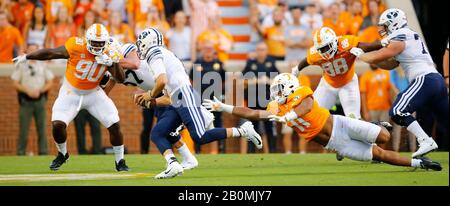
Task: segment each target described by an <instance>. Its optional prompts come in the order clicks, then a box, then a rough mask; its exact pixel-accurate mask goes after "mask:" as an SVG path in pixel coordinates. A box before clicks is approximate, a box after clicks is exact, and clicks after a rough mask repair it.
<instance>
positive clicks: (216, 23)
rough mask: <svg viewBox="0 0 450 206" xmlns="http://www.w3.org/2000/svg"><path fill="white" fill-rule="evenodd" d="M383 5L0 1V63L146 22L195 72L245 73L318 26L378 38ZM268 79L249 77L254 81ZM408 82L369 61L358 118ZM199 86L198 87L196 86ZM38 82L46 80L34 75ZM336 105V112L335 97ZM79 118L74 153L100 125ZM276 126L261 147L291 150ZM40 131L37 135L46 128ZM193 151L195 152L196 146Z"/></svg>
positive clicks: (298, 46)
mask: <svg viewBox="0 0 450 206" xmlns="http://www.w3.org/2000/svg"><path fill="white" fill-rule="evenodd" d="M233 4H236V5H237V6H239V7H242V8H241V10H240V9H236V10H234V11H228V10H224V9H221V7H222V6H230V5H233ZM242 9H244V10H242ZM385 9H386V5H385V4H384V2H383V1H382V0H248V1H239V0H218V1H216V0H1V2H0V37H1V38H2V40H1V41H0V63H12V62H11V59H12V58H13V57H14V56H17V55H18V54H22V53H24V52H25V51H32V50H35V49H38V48H53V47H58V46H62V45H64V43H65V42H66V40H67V39H68V38H69V37H71V36H84V32H85V29H86V28H88V27H89V26H90V25H91V24H93V23H95V22H100V23H102V24H104V25H105V26H106V27H107V29H108V31H109V33H110V35H111V36H113V37H115V38H117V39H118V40H119V41H120V42H123V43H128V42H134V41H135V39H136V35H137V34H139V33H140V32H141V31H142V30H143V29H145V28H147V27H155V28H158V29H159V30H160V31H161V32H162V33H163V34H164V37H165V43H166V45H167V47H168V48H169V49H170V50H171V51H173V52H174V53H175V54H176V55H177V57H178V58H180V59H181V60H183V61H188V62H192V63H196V64H199V65H200V67H199V68H198V69H199V71H202V72H211V71H212V72H219V73H221V75H223V73H224V71H225V70H224V68H223V63H225V62H227V61H230V60H246V61H247V63H246V67H245V69H244V73H245V72H267V73H269V72H279V70H278V68H277V67H276V66H275V61H277V60H282V61H286V62H287V63H288V64H289V68H291V67H292V66H295V65H296V64H298V61H299V60H300V59H301V58H303V57H305V56H306V52H307V49H308V48H309V47H311V46H312V45H313V41H312V34H313V32H314V31H315V30H316V29H318V28H320V27H322V26H327V27H330V28H332V29H333V30H334V31H335V32H336V34H337V35H356V36H358V37H359V39H360V41H361V42H372V41H375V40H379V39H380V36H379V34H378V31H377V27H376V24H377V22H378V18H379V15H380V14H381V13H382V12H383V11H384V10H385ZM241 11H244V13H243V14H244V16H241V15H242V14H241V13H242V12H241ZM224 13H226V14H224ZM234 13H235V16H233V14H234ZM224 16H225V17H224ZM242 25H245V26H247V27H245V28H250V29H249V30H248V31H247V30H244V31H240V29H242V28H244V27H240V26H242ZM193 69H197V68H196V67H194V68H193ZM14 75H15V76H14ZM18 75H19V74H13V76H12V78H13V79H14V80H19V79H20V77H19V76H18ZM43 76H44V77H45V78H46V79H44V82H45V81H47V80H49V79H52V78H53V75H51V74H48V72H47V73H45V75H43ZM268 76H269V75H268ZM267 82H268V81H266V80H265V79H257V80H256V81H254V84H267ZM300 82H301V83H302V84H305V85H308V86H309V84H310V83H309V82H310V79H309V78H308V76H306V75H301V76H300ZM194 84H195V83H194ZM248 84H251V83H248ZM407 85H408V82H407V80H406V78H405V76H404V73H403V72H402V70H400V69H395V70H392V71H386V70H381V69H378V68H371V69H369V70H368V71H367V72H366V73H364V74H363V75H362V76H360V90H361V94H362V95H361V98H362V113H361V114H362V116H363V118H364V119H365V120H368V121H389V116H388V110H389V108H390V105H391V103H392V101H393V99H394V98H395V96H396V94H397V93H398V92H399V91H402V90H403V89H405V88H406V87H407ZM207 86H208V85H202V88H204V87H205V88H206V87H207ZM41 87H43V88H44V87H49V85H46V84H44V83H42V85H41ZM47 90H48V88H47ZM24 93H25V94H26V95H27V96H30V94H28V93H26V92H24ZM267 94H268V93H267ZM31 96H32V95H31ZM44 106H45V105H44ZM44 111H45V110H44ZM335 112H336V113H339V105H337V107H336V110H335ZM152 113H153V112H152V111H151V110H144V111H143V118H144V123H143V124H144V126H143V131H142V134H141V153H148V145H149V142H148V141H149V138H148V136H149V134H150V131H149V129H150V128H151V125H152V119H153V114H152ZM36 118H39V117H36ZM40 118H42V117H40ZM44 118H45V116H44ZM77 118H78V120H77V119H75V124H78V125H79V126H76V128H77V136H79V137H78V138H77V139H78V140H79V141H78V147H79V153H86V152H87V151H86V150H85V149H83V148H84V144H85V143H84V140H83V139H84V136H85V134H84V125H85V124H86V122H89V123H90V125H91V127H92V128H93V129H92V132H93V133H92V136H93V138H94V139H97V141H93V149H92V151H91V152H93V153H99V152H100V147H101V145H99V144H100V141H98V139H99V138H101V136H100V132H99V131H100V126H99V123H98V122H96V120H95V118H92V117H91V116H89V114H88V113H87V112H85V113H80V114H79V115H78V117H77ZM28 119H30V118H28ZM21 121H22V119H21ZM23 121H31V120H23ZM43 121H46V120H45V119H43ZM77 121H78V123H77ZM37 122H38V121H37ZM222 122H223V120H222V118H221V116H220V114H216V122H215V124H216V127H220V126H221V124H222ZM257 124H259V123H254V125H257ZM80 125H81V126H80ZM42 126H45V125H44V124H42ZM28 127H29V123H28ZM276 128H277V127H276V125H274V124H272V122H263V123H261V125H260V129H259V130H260V133H261V134H264V136H266V138H267V139H268V142H269V144H268V145H269V150H268V151H267V152H285V153H291V152H292V151H293V150H292V149H291V148H292V135H293V132H292V130H289V128H283V129H279V126H278V130H279V131H281V133H282V135H277V134H276V131H277V129H276ZM22 130H28V128H27V126H23V127H22V126H21V128H20V133H21V134H19V136H20V138H19V144H18V147H17V148H18V149H17V154H19V155H23V154H25V149H26V148H25V147H26V136H27V134H28V132H26V131H22ZM44 130H45V129H43V130H42V131H44ZM393 133H394V135H393V145H392V147H393V149H394V150H396V151H398V150H399V145H400V139H401V136H402V135H401V133H402V130H401V129H400V127H396V128H395V129H394V132H393ZM403 133H405V131H403ZM39 135H40V136H45V133H44V134H39ZM277 136H279V137H281V136H283V141H282V143H283V147H282V148H283V150H282V151H279V150H277V148H278V147H277V145H276V144H277V140H276V137H277ZM403 136H408V135H405V134H403ZM409 136H411V135H409ZM43 138H45V137H43ZM408 142H409V143H408V147H409V150H410V151H415V150H416V145H415V138H414V137H410V138H409V141H408ZM24 144H25V145H24ZM42 144H46V142H45V141H43V142H42ZM40 145H41V144H40ZM266 145H267V144H266ZM249 147H250V148H248V151H249V152H254V148H251V146H250V145H249ZM298 147H299V152H300V153H304V152H306V151H307V149H306V147H307V144H306V143H305V142H304V141H299V146H298ZM40 150H42V151H41V152H40V153H41V154H46V153H47V152H46V146H45V145H43V146H40ZM196 150H197V151H200V148H199V147H197V149H196ZM218 150H220V152H224V151H225V143H224V142H220V143H219V147H218Z"/></svg>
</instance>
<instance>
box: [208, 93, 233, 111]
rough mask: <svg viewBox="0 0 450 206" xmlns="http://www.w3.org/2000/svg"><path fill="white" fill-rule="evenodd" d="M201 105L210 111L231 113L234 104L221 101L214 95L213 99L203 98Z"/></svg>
mask: <svg viewBox="0 0 450 206" xmlns="http://www.w3.org/2000/svg"><path fill="white" fill-rule="evenodd" d="M203 101H204V102H203V103H202V105H203V106H204V107H205V108H206V109H207V110H209V111H211V112H222V111H224V112H227V113H231V112H232V111H233V108H234V106H231V105H227V104H224V103H222V102H221V101H220V100H218V99H217V97H215V96H214V100H210V99H204V100H203Z"/></svg>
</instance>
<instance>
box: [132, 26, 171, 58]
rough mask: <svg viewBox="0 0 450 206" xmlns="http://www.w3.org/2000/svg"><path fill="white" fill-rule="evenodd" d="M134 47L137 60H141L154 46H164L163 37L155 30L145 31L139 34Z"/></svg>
mask: <svg viewBox="0 0 450 206" xmlns="http://www.w3.org/2000/svg"><path fill="white" fill-rule="evenodd" d="M136 46H137V54H138V56H139V59H141V60H143V59H145V57H146V56H147V53H148V51H150V49H151V48H153V47H155V46H164V37H163V35H162V34H161V32H159V31H158V30H157V29H154V28H149V29H145V30H144V31H142V32H141V34H139V36H138V39H137V41H136Z"/></svg>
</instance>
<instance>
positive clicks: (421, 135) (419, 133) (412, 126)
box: [406, 121, 430, 144]
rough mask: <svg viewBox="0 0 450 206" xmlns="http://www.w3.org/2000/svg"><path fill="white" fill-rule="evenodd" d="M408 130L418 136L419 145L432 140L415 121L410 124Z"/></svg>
mask: <svg viewBox="0 0 450 206" xmlns="http://www.w3.org/2000/svg"><path fill="white" fill-rule="evenodd" d="M406 129H407V130H408V131H409V132H411V133H412V134H414V135H415V136H416V138H417V141H418V142H419V144H420V143H422V142H423V141H424V140H425V139H427V138H430V137H429V136H428V135H427V133H425V131H423V129H422V127H420V125H419V123H418V122H417V121H414V122H412V123H411V124H409V126H408V127H406Z"/></svg>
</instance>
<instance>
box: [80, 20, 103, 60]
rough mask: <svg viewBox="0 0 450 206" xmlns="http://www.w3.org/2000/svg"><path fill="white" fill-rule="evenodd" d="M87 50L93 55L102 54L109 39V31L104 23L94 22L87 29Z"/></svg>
mask: <svg viewBox="0 0 450 206" xmlns="http://www.w3.org/2000/svg"><path fill="white" fill-rule="evenodd" d="M85 38H86V45H87V50H88V51H89V52H90V53H91V54H93V55H96V56H97V55H102V54H103V51H104V50H105V48H106V43H107V41H108V40H109V33H108V30H106V28H105V26H103V25H102V24H92V25H91V26H90V27H89V28H88V29H87V30H86V36H85Z"/></svg>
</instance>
